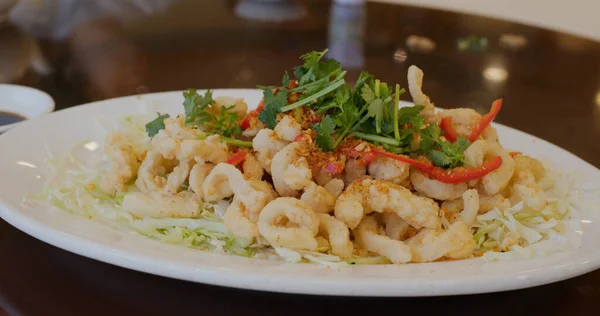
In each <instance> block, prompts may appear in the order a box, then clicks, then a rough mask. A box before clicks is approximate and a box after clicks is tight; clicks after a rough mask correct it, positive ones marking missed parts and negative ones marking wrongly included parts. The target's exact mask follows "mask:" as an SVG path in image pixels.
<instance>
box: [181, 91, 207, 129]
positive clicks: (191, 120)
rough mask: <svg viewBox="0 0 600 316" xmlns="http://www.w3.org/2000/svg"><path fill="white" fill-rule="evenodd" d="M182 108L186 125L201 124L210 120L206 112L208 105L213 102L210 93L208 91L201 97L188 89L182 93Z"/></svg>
mask: <svg viewBox="0 0 600 316" xmlns="http://www.w3.org/2000/svg"><path fill="white" fill-rule="evenodd" d="M183 97H184V98H185V99H184V101H183V108H184V109H185V123H186V124H202V123H203V122H205V121H207V120H210V115H208V116H207V114H210V113H209V112H207V111H206V109H207V107H208V106H209V105H210V104H213V103H214V102H215V101H214V100H213V98H212V91H210V90H208V91H206V93H205V94H204V95H203V96H201V95H199V94H198V93H197V91H196V89H188V90H186V91H184V92H183Z"/></svg>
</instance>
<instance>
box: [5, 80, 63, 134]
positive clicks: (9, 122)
mask: <svg viewBox="0 0 600 316" xmlns="http://www.w3.org/2000/svg"><path fill="white" fill-rule="evenodd" d="M52 111H54V100H53V99H52V97H51V96H50V95H48V94H47V93H46V92H43V91H40V90H38V89H34V88H30V87H26V86H20V85H13V84H0V133H3V132H6V131H7V130H9V129H10V128H13V127H15V126H16V125H18V124H19V123H20V122H23V121H26V120H30V119H34V118H36V117H40V116H42V115H45V114H48V113H51V112H52Z"/></svg>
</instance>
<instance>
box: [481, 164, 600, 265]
mask: <svg viewBox="0 0 600 316" xmlns="http://www.w3.org/2000/svg"><path fill="white" fill-rule="evenodd" d="M546 169H547V170H549V171H550V170H556V169H555V168H552V167H551V166H548V167H547V168H546ZM575 179H576V177H574V176H573V175H567V174H565V173H562V172H557V173H556V174H551V175H550V176H549V177H547V178H546V179H543V180H542V182H541V186H542V187H543V189H544V190H545V193H546V194H547V196H548V199H547V200H548V205H547V206H546V207H545V208H544V209H542V210H541V211H535V210H532V209H529V208H528V207H527V206H526V205H525V203H524V202H523V201H521V202H519V203H517V204H515V205H514V206H513V207H510V208H508V209H506V210H504V211H503V212H501V211H500V210H498V209H494V210H492V211H490V212H488V213H486V214H483V215H479V216H477V219H476V224H475V225H474V228H475V233H474V235H473V238H474V239H475V241H476V242H477V245H478V246H479V249H478V250H477V252H478V253H479V254H481V255H482V258H483V259H484V260H490V261H494V260H507V259H510V260H512V259H516V258H531V257H534V256H542V255H549V254H553V253H556V252H559V251H563V250H565V249H568V248H570V247H574V246H577V245H578V244H579V243H580V240H581V238H580V236H577V235H576V234H575V233H574V232H576V231H578V230H580V228H581V223H580V221H579V220H578V211H577V210H578V209H581V206H582V203H583V197H584V196H585V194H587V193H590V192H587V193H586V191H585V190H580V189H575ZM586 206H587V207H590V205H589V204H588V205H586ZM594 207H595V208H598V204H597V203H596V204H595V206H594Z"/></svg>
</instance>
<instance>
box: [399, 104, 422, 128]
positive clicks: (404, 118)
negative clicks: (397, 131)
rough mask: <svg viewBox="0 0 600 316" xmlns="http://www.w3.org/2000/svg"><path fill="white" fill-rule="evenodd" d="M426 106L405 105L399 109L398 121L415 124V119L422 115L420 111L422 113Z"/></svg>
mask: <svg viewBox="0 0 600 316" xmlns="http://www.w3.org/2000/svg"><path fill="white" fill-rule="evenodd" d="M424 108H425V107H424V106H422V105H415V106H405V107H402V108H400V109H398V123H400V124H413V123H414V122H413V120H414V119H415V118H416V117H418V116H421V115H420V114H419V113H421V111H422V110H423V109H424ZM420 118H421V119H422V118H423V117H422V116H421V117H420Z"/></svg>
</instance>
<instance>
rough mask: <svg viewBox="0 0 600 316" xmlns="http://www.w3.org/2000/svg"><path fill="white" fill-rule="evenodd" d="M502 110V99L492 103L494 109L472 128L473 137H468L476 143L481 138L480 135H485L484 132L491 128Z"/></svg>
mask: <svg viewBox="0 0 600 316" xmlns="http://www.w3.org/2000/svg"><path fill="white" fill-rule="evenodd" d="M501 108H502V99H498V100H495V101H494V102H493V103H492V108H491V109H490V111H489V112H488V113H487V114H486V115H484V116H482V117H481V120H479V122H477V123H475V124H474V125H473V126H472V127H471V135H469V137H468V138H469V140H470V141H471V142H474V141H476V140H477V138H479V135H481V133H483V131H484V130H485V129H486V128H487V127H488V126H490V124H491V123H492V121H493V120H494V118H496V115H498V113H499V112H500V109H501Z"/></svg>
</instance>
